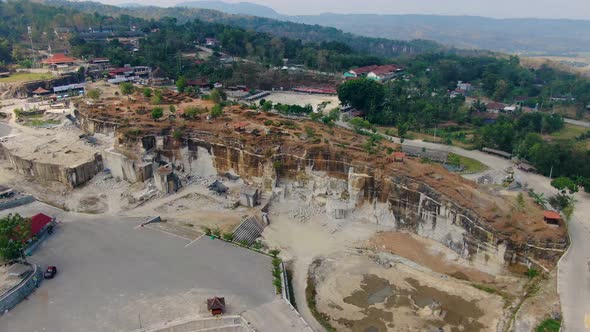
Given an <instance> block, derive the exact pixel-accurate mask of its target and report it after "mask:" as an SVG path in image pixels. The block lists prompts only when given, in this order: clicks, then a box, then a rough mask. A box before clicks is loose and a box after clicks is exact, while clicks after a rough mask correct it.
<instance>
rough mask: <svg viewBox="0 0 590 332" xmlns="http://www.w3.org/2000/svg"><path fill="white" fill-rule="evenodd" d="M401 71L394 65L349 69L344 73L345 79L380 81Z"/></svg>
mask: <svg viewBox="0 0 590 332" xmlns="http://www.w3.org/2000/svg"><path fill="white" fill-rule="evenodd" d="M400 71H402V68H401V67H399V66H396V65H383V66H377V65H373V66H365V67H359V68H355V69H351V70H349V71H348V72H346V73H344V77H345V78H356V77H367V78H370V79H374V80H377V81H381V80H384V79H387V78H390V77H392V76H393V75H395V73H397V72H400Z"/></svg>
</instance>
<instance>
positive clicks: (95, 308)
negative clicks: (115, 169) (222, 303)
mask: <svg viewBox="0 0 590 332" xmlns="http://www.w3.org/2000/svg"><path fill="white" fill-rule="evenodd" d="M49 212H50V211H49ZM62 217H63V219H65V220H66V222H64V223H62V224H61V225H60V226H59V227H58V228H57V230H56V232H55V234H54V235H53V236H51V237H50V238H49V239H48V240H46V241H45V242H44V243H43V244H42V246H41V247H40V248H39V249H38V251H37V252H36V253H35V254H34V255H33V256H32V257H31V258H30V261H32V262H35V263H38V264H40V265H43V266H47V265H56V266H57V267H58V275H57V276H56V278H55V279H53V280H45V281H44V282H43V283H42V285H41V287H40V288H39V289H37V290H36V291H35V292H34V293H33V294H32V295H31V296H30V297H29V299H28V300H25V301H23V302H22V303H20V304H19V305H18V306H17V307H15V308H14V309H13V310H12V311H11V312H9V313H6V314H5V315H3V316H1V317H0V331H19V332H29V331H30V332H33V331H46V332H53V331H60V332H61V331H124V330H132V329H137V328H139V327H140V325H141V326H143V327H145V326H147V325H151V324H154V323H158V322H161V321H165V320H172V319H176V318H179V317H184V316H191V315H196V314H199V313H200V314H203V313H205V312H206V305H205V299H206V297H208V296H212V295H217V296H225V298H226V302H227V303H228V311H229V312H230V313H240V312H242V311H245V310H248V309H251V308H254V307H259V306H262V305H264V304H267V303H269V302H272V301H273V300H275V299H276V298H277V297H276V295H275V294H274V289H273V285H272V276H271V273H270V270H271V262H270V258H269V257H266V256H264V255H260V254H257V253H254V252H252V251H249V250H245V249H242V248H239V247H235V246H233V245H230V244H227V243H225V242H222V241H219V240H211V239H210V238H209V237H206V236H205V237H201V238H198V239H196V240H195V239H192V240H190V241H189V239H183V238H180V237H178V236H175V235H172V234H166V233H163V232H161V231H158V230H156V229H150V228H146V227H142V228H136V226H137V225H138V224H140V222H141V221H140V220H133V219H124V220H121V219H116V220H115V219H113V218H106V217H104V218H97V219H93V218H90V217H84V218H81V219H80V220H74V219H77V218H72V217H71V216H69V215H64V214H63V213H62Z"/></svg>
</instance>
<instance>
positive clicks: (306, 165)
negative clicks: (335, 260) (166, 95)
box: [88, 124, 567, 267]
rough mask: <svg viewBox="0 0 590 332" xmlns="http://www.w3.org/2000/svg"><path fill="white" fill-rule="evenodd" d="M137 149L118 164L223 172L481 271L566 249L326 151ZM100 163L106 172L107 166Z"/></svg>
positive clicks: (165, 144) (214, 142)
mask: <svg viewBox="0 0 590 332" xmlns="http://www.w3.org/2000/svg"><path fill="white" fill-rule="evenodd" d="M88 127H89V128H90V127H91V126H90V125H89V126H88ZM94 127H95V128H96V124H94ZM139 141H141V142H136V143H133V142H131V143H127V144H126V145H124V146H119V147H118V149H119V152H123V153H122V154H121V155H122V156H132V155H146V154H149V155H153V156H154V165H156V164H155V162H159V163H160V164H162V163H171V164H172V165H174V169H175V170H177V171H178V172H179V174H185V175H194V176H203V175H215V174H225V173H227V172H230V173H232V174H237V175H239V176H240V177H241V178H243V179H245V180H247V182H249V183H250V184H253V185H256V186H257V187H260V188H263V190H264V191H267V192H270V191H274V192H275V193H276V194H277V193H278V194H277V195H276V196H277V197H281V196H282V197H287V196H288V195H289V192H290V191H292V189H293V188H298V190H299V191H301V190H303V191H302V192H303V194H302V195H301V196H300V197H303V198H306V199H312V200H315V201H316V202H319V204H320V205H321V208H322V209H323V210H324V212H325V213H326V214H327V215H328V216H329V217H331V218H333V219H334V220H335V221H337V220H339V219H344V218H351V219H355V220H363V221H365V222H371V223H377V224H380V225H385V226H389V227H391V229H392V230H406V231H410V232H413V233H416V234H418V235H420V236H422V237H426V238H430V239H433V240H436V241H438V242H440V243H442V244H444V245H446V246H447V247H449V248H451V249H452V250H454V251H455V252H457V253H458V254H460V255H461V256H462V257H464V258H466V259H470V260H474V261H477V262H480V263H483V264H488V265H495V266H505V265H508V264H524V265H527V266H531V265H541V266H548V267H551V266H552V265H554V264H555V263H556V262H557V260H558V259H559V257H561V255H562V254H563V252H564V251H565V248H566V247H567V240H565V239H560V241H561V242H551V241H550V240H547V242H539V241H533V240H528V239H522V238H518V237H515V236H513V234H511V233H509V232H502V231H499V230H497V229H495V228H494V227H493V226H492V225H493V222H494V220H491V219H486V218H482V217H481V216H480V215H478V214H477V213H476V212H474V211H472V210H470V209H468V208H465V207H463V206H460V205H458V204H457V203H455V202H454V201H453V199H451V198H450V197H447V196H445V195H443V194H442V193H440V192H438V191H437V190H436V189H434V188H433V187H432V186H430V185H429V184H428V183H424V182H422V181H420V180H417V179H414V178H411V177H409V176H407V175H406V174H403V173H402V172H396V171H395V169H394V170H393V171H389V170H388V171H387V172H384V171H383V170H382V169H378V168H375V167H373V165H370V164H368V163H365V162H363V161H362V160H353V159H352V158H351V157H350V156H349V155H347V153H345V152H343V151H341V150H340V151H336V150H333V149H330V147H328V146H323V147H317V146H313V147H305V146H297V147H293V146H291V147H284V146H282V145H278V146H277V147H276V148H273V149H272V150H266V151H262V150H261V149H260V148H258V147H256V146H252V145H250V146H247V145H246V143H245V142H244V141H241V140H239V139H236V138H232V137H220V135H219V134H218V133H212V132H201V131H194V132H191V133H190V135H189V137H188V138H186V139H184V140H182V141H179V140H176V139H173V138H172V137H170V136H159V135H155V136H153V137H144V138H142V139H140V140H139ZM138 147H139V150H140V151H137V150H138ZM121 149H123V150H125V149H128V150H126V151H121ZM105 159H106V160H108V162H107V163H108V164H109V167H113V166H112V164H114V163H113V162H111V161H110V159H111V158H110V157H109V158H105ZM117 163H118V164H120V170H117V171H115V170H114V169H113V170H112V172H113V173H114V174H115V173H116V172H117V174H119V173H120V174H125V176H126V178H128V179H133V178H140V177H141V176H139V175H138V174H135V175H132V174H129V172H131V173H132V172H133V170H135V172H137V169H138V168H137V167H130V166H129V162H125V161H120V162H117ZM154 173H156V172H154ZM143 176H145V175H143ZM167 176H168V175H166V178H162V179H161V181H160V180H158V181H156V182H161V185H160V186H158V187H161V190H162V191H164V192H170V189H172V191H174V189H173V188H171V186H172V187H175V186H178V185H179V184H178V185H177V184H174V183H175V181H176V180H172V179H170V178H168V177H167ZM285 183H288V185H285ZM171 184H172V185H171ZM473 199H477V197H473ZM488 218H489V217H488Z"/></svg>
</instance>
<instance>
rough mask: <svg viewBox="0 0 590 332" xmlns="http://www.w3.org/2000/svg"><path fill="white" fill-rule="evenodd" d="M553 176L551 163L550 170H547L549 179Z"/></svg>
mask: <svg viewBox="0 0 590 332" xmlns="http://www.w3.org/2000/svg"><path fill="white" fill-rule="evenodd" d="M552 178H553V165H551V170H550V171H549V180H551V179H552Z"/></svg>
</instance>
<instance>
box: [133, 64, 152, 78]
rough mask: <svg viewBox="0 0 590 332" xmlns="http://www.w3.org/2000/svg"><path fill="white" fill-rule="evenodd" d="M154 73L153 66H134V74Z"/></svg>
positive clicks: (140, 75)
mask: <svg viewBox="0 0 590 332" xmlns="http://www.w3.org/2000/svg"><path fill="white" fill-rule="evenodd" d="M151 73H152V68H151V67H148V66H135V67H133V75H135V76H139V77H148V76H150V74H151Z"/></svg>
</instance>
